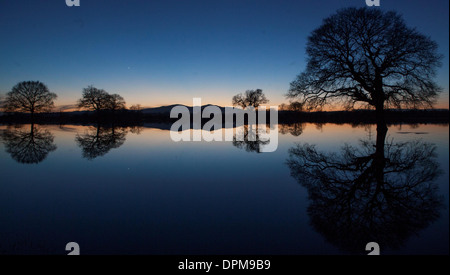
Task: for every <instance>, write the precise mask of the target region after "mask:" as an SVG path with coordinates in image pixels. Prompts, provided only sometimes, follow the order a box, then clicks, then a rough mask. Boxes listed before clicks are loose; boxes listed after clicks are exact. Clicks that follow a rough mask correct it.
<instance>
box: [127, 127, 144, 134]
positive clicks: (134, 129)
mask: <svg viewBox="0 0 450 275" xmlns="http://www.w3.org/2000/svg"><path fill="white" fill-rule="evenodd" d="M143 128H144V127H142V126H132V127H130V132H131V133H132V134H135V135H140V134H141V132H142V129H143Z"/></svg>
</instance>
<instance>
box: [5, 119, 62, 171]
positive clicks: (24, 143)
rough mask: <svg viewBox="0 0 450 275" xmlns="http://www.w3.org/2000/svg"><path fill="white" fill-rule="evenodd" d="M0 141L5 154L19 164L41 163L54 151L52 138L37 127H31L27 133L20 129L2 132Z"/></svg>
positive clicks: (46, 131)
mask: <svg viewBox="0 0 450 275" xmlns="http://www.w3.org/2000/svg"><path fill="white" fill-rule="evenodd" d="M2 139H3V141H4V143H5V146H6V152H8V153H9V154H10V155H11V157H12V158H13V159H14V160H15V161H17V162H19V163H24V164H34V163H39V162H42V161H43V160H45V158H46V157H47V156H48V154H49V153H50V152H52V151H55V150H56V145H55V144H54V143H53V140H54V136H53V135H52V134H51V133H50V132H49V131H48V130H43V129H41V128H40V127H39V126H37V125H31V127H30V130H29V131H26V130H22V129H21V128H16V129H7V130H5V131H4V132H3V134H2Z"/></svg>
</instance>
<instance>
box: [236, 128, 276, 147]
mask: <svg viewBox="0 0 450 275" xmlns="http://www.w3.org/2000/svg"><path fill="white" fill-rule="evenodd" d="M260 131H261V130H260V129H259V128H258V127H256V126H253V127H252V126H249V125H244V126H241V127H238V128H236V133H235V134H234V136H233V146H235V147H237V148H239V149H244V150H245V151H247V152H249V153H251V152H255V153H261V152H262V151H261V150H262V148H263V146H265V145H267V144H269V142H270V140H264V141H263V140H261V138H260ZM266 131H268V130H267V129H266ZM238 135H241V138H238V137H237V136H238ZM242 137H243V138H242Z"/></svg>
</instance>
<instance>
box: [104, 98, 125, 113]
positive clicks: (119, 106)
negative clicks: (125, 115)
mask: <svg viewBox="0 0 450 275" xmlns="http://www.w3.org/2000/svg"><path fill="white" fill-rule="evenodd" d="M107 101H108V103H107V109H108V110H111V111H113V112H114V111H118V110H123V109H125V100H124V99H123V97H121V96H120V95H118V94H112V95H109V96H108V98H107Z"/></svg>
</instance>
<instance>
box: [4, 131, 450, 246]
mask: <svg viewBox="0 0 450 275" xmlns="http://www.w3.org/2000/svg"><path fill="white" fill-rule="evenodd" d="M375 137H376V127H375V126H373V125H372V126H371V125H367V126H358V127H352V126H351V125H335V124H324V125H315V124H297V125H290V126H286V125H280V135H279V145H278V149H277V150H276V152H274V153H258V152H257V151H258V149H259V148H260V146H264V145H263V144H258V143H249V144H248V143H247V144H246V143H236V142H235V143H234V144H233V142H179V143H175V142H173V141H172V140H171V139H170V132H169V131H168V130H163V129H158V128H151V127H142V128H114V129H113V128H96V127H93V126H62V127H59V126H43V125H35V126H33V127H32V126H31V125H23V126H16V127H14V126H0V174H1V180H0V222H1V226H0V253H2V254H24V253H25V254H54V253H56V254H65V253H66V251H65V250H64V249H65V245H66V244H67V243H68V242H77V243H78V244H79V245H80V248H81V253H82V254H271V255H272V254H347V253H361V254H364V253H366V252H365V251H364V249H365V243H362V242H365V241H366V239H367V240H368V241H378V242H379V243H382V244H383V245H382V247H381V253H382V254H383V253H384V254H448V253H449V239H448V238H449V211H448V202H449V173H448V166H449V129H448V125H402V126H390V127H389V131H388V135H387V138H386V142H387V143H389V144H395V146H396V147H395V148H397V149H398V150H403V151H401V152H403V154H397V155H395V156H393V158H395V161H397V163H398V162H401V161H407V160H403V159H401V158H402V157H403V158H405V157H406V158H408V159H409V160H411V158H413V157H412V156H414V153H415V154H416V156H419V157H418V159H417V160H414V162H413V164H411V163H409V165H415V164H414V163H416V164H418V165H421V166H420V167H422V168H423V167H426V168H423V169H422V168H421V169H422V170H420V169H415V168H414V169H415V170H414V169H410V167H407V168H405V169H404V171H402V172H401V174H399V176H398V175H397V174H396V173H399V172H398V171H394V170H392V171H390V172H389V173H386V175H385V177H386V178H388V177H391V178H390V180H392V181H394V182H395V181H396V180H397V178H396V177H398V178H399V181H405V180H406V181H409V182H412V183H413V184H414V186H409V187H407V188H403V187H402V186H401V187H398V188H396V189H395V188H394V189H391V191H392V190H395V191H392V193H389V192H388V194H386V193H383V198H381V199H380V200H379V201H377V202H376V203H373V204H370V203H365V202H364V195H361V194H364V191H361V190H359V191H358V192H360V193H359V195H358V194H356V193H355V196H354V197H352V198H349V197H348V196H347V197H346V198H345V199H342V198H341V197H340V194H342V192H341V191H340V190H341V189H339V188H340V187H339V184H341V183H342V182H338V181H342V178H343V177H346V178H348V177H349V176H348V174H345V175H335V174H333V175H331V176H329V175H328V176H327V182H326V183H325V184H324V181H323V176H320V177H322V178H321V179H320V180H322V181H320V180H319V181H318V185H320V184H324V185H323V186H322V187H320V188H325V189H327V192H328V191H330V190H331V191H330V192H331V193H330V194H331V195H330V196H329V197H327V200H323V198H320V195H318V194H323V193H324V192H322V191H321V192H322V193H320V192H319V193H318V192H317V188H314V187H311V186H310V185H311V184H309V185H308V182H305V181H307V180H310V178H311V177H310V178H306V177H305V178H303V177H302V175H303V174H301V173H300V174H299V172H298V171H297V170H296V169H295V167H294V166H295V165H292V164H299V163H300V164H302V163H303V164H304V161H303V162H301V161H300V160H299V159H298V157H299V156H298V155H295V154H293V152H295V148H300V147H301V146H303V145H304V144H306V143H307V144H310V145H315V147H314V148H315V150H317V151H318V152H320V153H321V154H322V155H323V156H325V158H326V159H327V158H329V159H333V157H336V156H339V155H340V154H341V155H342V152H343V151H342V150H343V146H344V145H345V144H348V145H351V146H353V147H352V148H353V149H352V150H360V149H361V151H364V150H363V149H362V148H364V144H362V143H361V142H360V141H361V140H366V141H368V142H369V143H370V141H374V139H375ZM418 140H419V141H418ZM414 142H415V143H414ZM425 143H426V144H428V145H429V146H431V147H427V148H432V150H433V152H432V154H430V156H429V157H427V158H420V156H423V155H424V154H426V150H425V151H424V149H423V147H420V145H417V144H425ZM399 144H407V146H406V147H405V148H406V149H401V148H403V147H402V146H403V145H402V146H400V145H399ZM411 144H412V145H411ZM414 144H416V145H417V146H416V145H414ZM366 145H367V144H366ZM368 146H369V149H368V150H369V151H370V150H371V149H370V146H371V145H370V144H369V145H368ZM415 146H416V147H415ZM366 147H367V146H366ZM372 147H373V145H372ZM399 148H400V149H399ZM366 149H367V148H366ZM386 150H387V149H386ZM391 151H392V150H391ZM393 151H395V150H393ZM389 154H391V155H392V154H394V153H389V152H387V153H386V156H387V157H388V158H389V157H390V156H391V155H389ZM336 159H341V160H342V158H336ZM289 160H290V162H289ZM393 162H394V161H391V163H393ZM289 163H290V164H291V165H289ZM397 167H399V166H397ZM430 167H431V168H430ZM339 169H341V168H339ZM302 171H303V170H302ZM324 171H325V170H324ZM424 171H425V172H427V173H430V174H429V175H428V174H427V175H426V177H422V176H423V175H422V176H421V175H420V173H422V174H423V173H425V172H424ZM303 172H304V171H303ZM352 173H360V171H356V172H355V171H353V172H352ZM361 173H364V171H362V170H361ZM361 173H360V174H361ZM414 173H415V174H414ZM319 174H320V173H319ZM313 176H314V175H313ZM359 176H361V175H359ZM364 177H369V176H366V175H365V174H363V175H362V176H361V178H364ZM418 178H419V179H422V178H423V179H422V181H421V182H420V180H419V181H418V180H417V179H418ZM331 181H332V183H331V185H330V182H331ZM309 183H311V182H309ZM417 186H420V189H414V188H416V187H417ZM333 188H335V189H333ZM418 190H419V191H420V192H418ZM325 193H326V192H325ZM308 194H309V195H308ZM327 196H328V195H327ZM325 201H326V203H324V202H325ZM324 204H326V205H324ZM349 205H351V207H350V206H349ZM361 205H365V206H364V207H363V208H364V209H365V210H364V211H359V210H358V209H357V208H358V207H360V206H361ZM368 205H369V206H368ZM402 205H403V206H402ZM416 208H417V209H416ZM333 209H334V210H333ZM336 209H338V212H337V213H341V212H342V213H343V212H345V211H349V213H350V212H351V213H353V214H351V215H348V216H345V215H342V217H341V216H339V215H335V214H333V211H335V210H336ZM349 209H350V210H349ZM367 209H370V211H369V212H371V213H372V214H371V216H369V217H363V218H362V216H364V215H363V214H361V213H363V212H364V213H366V212H367ZM374 209H378V210H377V211H372V210H374ZM423 209H426V210H423ZM405 210H407V211H405ZM358 211H359V212H358ZM383 211H384V212H383ZM324 212H327V213H324ZM329 213H332V214H333V215H334V216H331V217H327V216H326V215H327V214H329ZM355 213H356V214H355ZM322 216H323V217H322ZM333 224H335V225H336V227H333V226H332V225H333ZM365 226H366V227H365ZM364 228H365V229H364ZM371 230H373V231H375V232H372V233H367V231H371ZM377 232H378V233H377ZM365 234H367V236H366V235H365ZM348 236H354V237H353V240H350V239H349V237H348ZM371 238H378V239H379V240H377V239H371ZM354 240H357V241H360V242H361V247H360V251H359V250H358V249H359V248H358V247H359V244H360V243H358V242H356V244H355V243H354ZM355 247H356V248H355Z"/></svg>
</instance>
